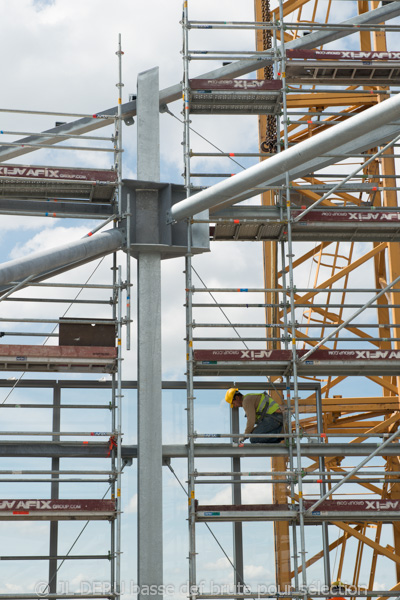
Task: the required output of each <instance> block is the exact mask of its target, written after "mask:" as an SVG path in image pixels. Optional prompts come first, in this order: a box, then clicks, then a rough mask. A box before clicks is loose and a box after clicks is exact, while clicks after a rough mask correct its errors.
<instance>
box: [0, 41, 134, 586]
mask: <svg viewBox="0 0 400 600" xmlns="http://www.w3.org/2000/svg"><path fill="white" fill-rule="evenodd" d="M117 55H118V58H119V82H118V84H117V86H118V89H119V93H120V94H121V88H122V82H121V55H122V51H121V40H119V49H118V52H117ZM118 106H119V107H120V106H121V97H120V98H119V103H118ZM4 110H5V109H3V111H4ZM9 112H11V113H18V116H19V114H20V113H24V112H25V111H16V110H11V111H9ZM26 112H27V113H28V114H30V115H36V114H38V115H41V116H47V117H48V118H49V119H51V118H54V117H57V118H70V117H72V118H76V117H81V118H89V115H77V114H69V113H67V114H66V113H61V114H56V113H48V112H44V111H40V112H39V111H36V112H33V111H26ZM90 118H91V119H94V118H96V115H90ZM99 118H101V117H100V116H99ZM107 123H108V124H111V125H114V131H113V132H112V134H111V135H110V136H108V137H106V136H93V135H86V136H85V135H84V136H82V135H79V134H77V135H75V136H74V135H70V134H69V133H68V134H63V133H59V132H57V134H56V135H55V134H54V133H41V134H37V133H32V132H22V131H14V130H10V131H3V132H2V133H3V134H4V136H3V139H4V140H6V139H7V136H12V138H14V137H15V136H19V135H29V136H30V137H31V138H33V142H32V144H29V143H27V144H26V145H25V144H23V143H20V142H13V141H11V142H8V141H4V142H2V144H1V146H2V148H1V150H0V151H9V152H11V153H13V152H16V153H18V152H19V150H20V149H23V148H26V147H28V148H29V149H30V150H33V149H35V150H36V149H43V148H49V147H53V146H52V145H53V144H54V143H55V141H61V142H62V141H66V140H68V139H69V138H71V137H76V138H81V139H83V141H82V143H80V144H78V145H75V144H72V145H68V144H67V145H58V146H56V148H57V149H59V151H60V152H64V151H67V152H68V151H69V150H72V151H76V150H78V149H79V151H87V152H92V153H95V152H101V153H104V152H108V153H110V156H111V157H112V160H113V161H114V165H113V167H112V168H111V169H99V168H96V169H91V168H87V167H85V168H75V167H60V166H58V165H54V166H49V165H46V166H37V165H21V164H18V165H17V164H6V165H3V166H2V167H1V168H0V187H1V192H0V194H1V200H0V203H1V208H0V212H1V214H3V215H14V216H29V217H49V218H52V219H74V220H75V222H76V219H95V220H97V221H98V223H99V224H98V225H96V227H95V228H94V229H93V230H92V231H89V232H87V234H86V236H85V238H92V236H95V234H96V233H97V232H99V231H101V230H102V229H103V228H104V227H106V226H107V225H109V224H110V223H113V229H115V227H116V223H117V222H118V221H120V220H121V219H122V218H123V217H124V218H126V219H128V220H129V215H126V214H123V213H122V210H121V186H122V170H121V169H122V165H121V153H122V138H121V123H122V116H121V110H119V111H118V113H116V114H112V115H108V116H107ZM63 125H64V123H56V127H55V129H56V130H57V129H58V128H59V127H61V128H62V126H63ZM38 140H39V141H38ZM86 140H89V142H88V144H89V145H88V146H86V145H84V144H86V143H87V142H86ZM48 142H49V143H50V144H51V145H49V143H48ZM85 238H84V240H85ZM83 243H85V241H83ZM106 253H107V251H105V252H99V253H98V254H97V256H94V257H93V258H97V257H98V258H99V259H100V261H99V262H98V264H97V266H96V267H95V268H94V271H93V269H92V273H91V274H90V275H89V277H87V275H86V276H85V275H84V276H85V279H86V281H84V282H83V283H82V282H80V281H78V282H72V281H71V280H70V279H69V278H68V280H67V281H66V280H65V278H63V276H62V274H63V273H64V271H66V270H68V269H69V268H70V264H71V263H69V262H68V260H70V261H71V262H72V263H73V264H74V266H76V267H79V266H81V265H85V264H86V263H87V262H88V260H82V259H80V260H79V259H77V258H75V259H74V258H73V257H64V258H63V259H62V260H61V262H60V265H58V267H57V268H55V269H54V268H51V267H48V266H47V264H46V260H44V261H43V258H41V259H40V260H41V264H40V266H39V267H38V268H37V269H36V270H33V271H32V274H30V275H28V276H27V277H26V276H24V275H22V276H21V278H17V279H16V280H15V281H11V282H9V281H8V280H7V277H5V278H4V279H3V280H2V285H1V292H0V294H1V295H0V301H2V302H3V307H4V310H3V313H2V315H3V316H2V319H1V328H2V332H1V337H2V343H1V344H0V354H1V357H2V358H1V365H0V370H1V371H2V372H4V373H5V375H6V376H7V375H9V377H7V379H3V380H1V383H0V386H1V389H2V390H3V392H4V394H5V397H4V399H3V400H2V401H1V404H0V406H1V410H2V414H3V415H4V414H7V415H12V417H10V419H11V421H12V422H13V423H14V425H15V424H16V425H17V427H18V426H19V429H18V430H13V427H12V426H11V428H10V426H7V420H8V419H7V418H5V420H4V421H5V426H4V430H3V431H2V432H1V439H2V444H3V447H2V452H1V456H2V459H3V461H6V462H7V464H4V462H3V461H2V462H3V466H2V467H1V475H0V479H1V481H2V483H3V489H4V490H8V493H9V495H8V497H7V496H6V499H4V493H3V496H2V498H3V499H2V500H1V501H0V506H1V508H0V513H1V514H0V520H1V521H2V526H3V525H4V527H9V526H10V524H12V526H13V527H17V525H16V523H18V522H21V521H24V522H25V521H26V522H29V521H33V522H36V521H38V522H39V523H40V522H48V523H49V526H48V545H49V547H48V553H46V551H45V550H43V538H44V536H43V532H41V533H40V535H39V536H38V538H37V543H38V544H39V550H38V549H37V548H36V550H34V551H33V552H32V553H31V554H29V551H30V550H31V548H29V547H27V548H26V549H25V548H24V549H23V550H22V552H21V551H19V552H13V551H12V550H11V553H10V550H8V551H7V545H6V544H4V545H3V551H2V556H1V561H2V564H4V565H7V566H9V568H12V566H11V565H13V564H20V565H24V564H26V561H38V562H36V565H37V573H36V581H38V578H39V577H40V574H41V575H42V578H41V581H42V583H41V585H40V589H39V587H38V584H37V585H36V587H35V592H34V593H33V592H32V590H31V589H26V590H25V591H24V593H22V594H12V595H10V594H9V593H7V594H0V597H1V598H10V597H14V598H17V597H18V598H31V597H36V596H40V597H42V598H55V597H57V598H62V597H72V595H73V597H74V598H83V597H91V598H116V597H119V595H120V592H121V585H120V581H121V514H122V510H121V476H122V470H123V467H124V465H125V464H126V463H127V462H129V459H124V460H123V459H122V450H121V446H122V443H121V442H122V421H121V403H122V397H123V394H122V375H121V361H122V344H121V338H122V327H123V325H125V326H126V325H127V329H128V330H129V327H130V312H128V314H127V315H126V316H125V315H124V316H123V314H122V303H123V302H124V297H123V295H124V294H126V296H127V297H128V301H127V304H129V290H130V271H129V268H128V269H127V270H126V271H127V279H126V280H125V281H122V266H121V264H120V262H119V259H117V253H116V252H114V253H113V255H112V257H111V261H110V265H109V266H110V269H111V275H109V276H108V278H107V280H105V279H104V278H103V279H102V281H100V282H93V280H92V276H93V274H94V272H95V271H96V270H97V269H98V267H99V266H100V264H101V262H102V257H103V255H104V254H106ZM89 260H90V259H89ZM127 260H128V263H129V260H130V259H129V252H128V259H127ZM15 262H18V261H14V263H15ZM23 262H24V261H21V263H23ZM79 277H82V274H78V277H77V278H78V279H79ZM21 303H22V305H23V307H24V312H23V316H20V315H21V313H20V312H19V307H20V306H21ZM60 310H61V311H62V315H61V316H59V311H60ZM72 314H75V315H78V316H71V315H72ZM15 338H16V339H17V343H13V339H15ZM127 338H128V340H129V333H128V335H127ZM28 373H29V375H31V376H32V374H36V373H37V374H38V375H37V378H36V379H29V380H27V379H26V377H25V378H24V376H25V375H26V374H28ZM58 373H60V374H61V376H60V379H57V380H54V379H53V378H54V374H58ZM62 374H66V375H64V376H63V375H62ZM69 374H89V376H90V374H92V375H93V376H94V379H90V378H89V379H87V378H86V379H85V380H84V379H80V380H75V381H74V382H72V381H71V379H70V378H69V377H70V375H69ZM101 375H102V376H103V379H104V383H99V381H98V379H99V376H101ZM106 380H107V381H106ZM100 381H101V380H100ZM71 384H72V385H71ZM71 389H73V390H75V392H74V393H75V394H76V391H79V390H80V391H81V393H82V392H83V390H85V389H86V390H87V391H86V393H85V395H84V396H82V399H79V400H78V401H76V400H75V401H73V402H71V397H70V394H69V391H68V390H71ZM91 390H93V391H96V395H95V396H94V397H93V393H92V392H91ZM24 394H28V395H27V396H26V395H24ZM21 395H22V397H21ZM14 398H15V400H14ZM93 400H94V401H93ZM21 409H22V411H23V412H24V414H25V413H29V415H30V418H27V419H18V417H19V415H21ZM43 415H45V416H43ZM49 415H50V416H49ZM67 415H68V416H67ZM26 423H29V425H28V428H26ZM39 423H40V425H38V424H39ZM70 423H73V425H72V427H71V424H70ZM96 423H98V424H102V426H101V425H100V427H98V428H99V431H90V430H89V431H88V429H92V428H94V427H93V425H94V424H96ZM79 450H81V452H79ZM93 451H94V452H93ZM94 456H95V457H96V458H97V459H98V460H97V463H96V465H97V466H96V467H93V466H92V464H90V463H91V458H92V457H94ZM75 457H77V458H80V459H81V460H80V461H79V462H81V461H82V459H85V461H84V462H85V466H84V467H83V468H76V467H75V466H72V465H71V461H73V459H74V458H75ZM27 461H29V465H28V464H27ZM48 461H50V464H48ZM73 462H74V461H73ZM73 484H78V485H79V488H80V489H81V490H82V491H81V493H82V494H83V497H79V498H74V497H72V498H71V492H70V489H71V487H73ZM27 489H28V490H29V492H28V493H30V494H36V495H35V496H34V497H33V498H32V496H30V497H29V496H28V498H27ZM99 490H102V491H101V492H100V494H101V495H100V496H99V495H98V494H99ZM82 521H85V522H86V523H82ZM92 521H94V522H96V523H100V522H101V521H104V522H105V524H104V526H103V525H100V524H99V525H98V526H97V528H96V536H95V537H96V540H98V541H99V544H98V546H96V548H92V551H89V552H87V553H85V554H82V553H77V552H76V551H74V547H75V545H76V544H77V542H78V540H79V538H80V537H81V535H82V534H83V533H84V531H85V529H86V528H87V527H89V530H90V526H91V523H92ZM64 522H68V524H69V530H70V533H68V534H66V533H65V531H66V530H65V531H64V529H63V530H62V531H60V527H64V525H63V523H64ZM75 522H77V525H74V523H75ZM34 526H35V525H32V527H34ZM38 526H39V525H38ZM40 527H42V526H41V525H40ZM62 534H64V536H65V538H66V540H67V539H68V538H70V542H69V543H70V546H69V548H68V549H65V550H64V548H65V542H66V540H64V537H63V536H62ZM5 535H6V534H5ZM71 536H75V539H74V538H72V539H71ZM61 545H62V547H63V550H60V546H61ZM102 546H103V547H102ZM27 551H28V552H27ZM5 561H7V562H5ZM82 563H84V564H85V570H87V569H88V570H89V571H90V570H92V569H96V568H97V569H98V571H97V572H98V580H100V578H101V580H102V581H103V582H104V584H103V588H104V589H103V590H102V592H101V593H99V591H98V590H93V589H91V590H90V591H89V592H88V591H87V590H82V589H80V590H79V589H77V590H74V589H72V586H71V587H70V586H69V585H67V586H66V587H65V586H64V587H63V586H60V585H58V583H59V572H60V570H61V574H62V573H63V571H62V568H63V566H64V569H65V568H66V567H67V571H68V572H69V573H70V572H71V571H72V572H73V571H74V568H75V572H76V573H77V571H76V569H77V568H79V566H80V565H81V564H82ZM42 565H47V569H48V573H46V571H45V570H43V566H42ZM94 565H97V567H96V566H94ZM20 568H21V567H20ZM89 571H88V572H89ZM69 577H70V578H71V580H72V579H73V577H71V576H70V575H69ZM64 583H65V582H64ZM32 594H33V595H32Z"/></svg>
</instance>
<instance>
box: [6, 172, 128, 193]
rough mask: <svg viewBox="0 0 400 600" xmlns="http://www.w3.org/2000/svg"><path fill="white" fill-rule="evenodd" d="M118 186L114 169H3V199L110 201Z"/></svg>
mask: <svg viewBox="0 0 400 600" xmlns="http://www.w3.org/2000/svg"><path fill="white" fill-rule="evenodd" d="M116 186H117V172H116V171H114V170H105V169H76V168H70V167H39V166H30V165H28V166H26V165H3V166H0V198H1V197H2V198H29V199H35V198H39V199H43V198H50V199H53V200H54V199H59V198H60V199H67V198H75V199H77V198H80V199H82V200H89V201H91V200H96V201H97V202H111V201H112V200H113V198H114V194H115V190H116Z"/></svg>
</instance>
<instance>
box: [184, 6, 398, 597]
mask: <svg viewBox="0 0 400 600" xmlns="http://www.w3.org/2000/svg"><path fill="white" fill-rule="evenodd" d="M254 6H255V16H254V21H250V20H249V21H246V22H245V21H230V20H229V16H228V15H226V19H224V20H220V21H218V20H215V19H214V20H213V17H212V15H210V14H208V15H204V14H203V15H201V16H200V13H201V9H200V7H199V4H198V3H196V2H195V1H193V2H184V10H183V21H182V23H183V40H184V48H183V57H184V77H183V88H184V89H183V91H184V110H183V115H184V157H185V184H186V187H187V193H188V198H189V201H188V202H187V203H186V205H184V203H181V204H182V207H180V206H177V207H175V208H174V209H173V216H174V217H175V218H177V219H178V218H185V217H186V218H187V217H189V215H193V214H194V215H195V217H194V220H193V221H194V222H199V221H201V220H202V218H201V217H199V216H198V215H197V216H196V213H197V212H198V211H200V210H204V209H207V208H208V209H209V211H210V214H209V218H208V222H209V223H210V236H211V239H212V240H214V241H221V242H223V241H225V242H226V241H235V240H236V241H237V242H243V241H253V242H254V243H257V242H258V243H262V244H263V255H264V288H261V289H242V288H240V284H239V285H238V282H236V281H232V286H231V287H230V288H222V287H220V288H217V287H213V288H208V287H206V286H205V285H204V286H202V285H199V286H195V285H194V283H193V278H192V274H193V272H195V271H194V270H193V264H192V259H191V255H190V225H189V243H188V257H187V263H186V290H187V357H188V367H187V375H188V436H189V437H188V449H189V462H188V465H189V466H188V480H189V487H188V495H189V537H190V547H189V564H190V567H189V569H190V583H191V585H192V586H193V590H195V591H194V592H193V596H192V597H193V598H194V597H196V598H217V597H228V595H223V594H222V593H221V592H220V593H219V594H217V593H214V594H213V593H212V591H211V590H210V589H207V590H204V588H201V589H200V590H199V587H198V585H199V584H198V577H197V575H196V561H197V560H199V559H200V556H199V553H198V551H197V549H196V528H197V527H199V526H200V525H199V523H209V522H227V521H228V522H232V523H233V532H234V533H233V552H232V556H233V559H232V562H231V565H232V571H233V578H234V582H235V586H236V589H235V590H234V592H235V595H234V596H233V595H232V596H229V597H235V598H240V597H248V594H249V593H251V592H250V591H249V589H246V582H245V576H244V572H245V570H246V564H245V562H244V557H243V528H244V527H245V523H246V522H251V521H264V522H267V521H269V522H272V523H273V528H274V562H275V584H276V586H277V588H278V590H281V595H284V594H287V595H288V596H298V595H300V596H303V597H304V598H306V597H308V596H309V593H308V592H307V591H305V590H307V586H308V584H309V583H310V577H312V578H313V581H315V578H316V577H317V578H319V582H320V584H321V585H325V588H324V589H322V588H321V589H320V590H319V591H320V592H321V593H322V594H323V595H327V596H328V597H329V594H330V593H332V590H333V591H334V590H336V591H337V589H336V588H337V586H336V588H335V587H333V588H332V587H331V586H332V583H334V582H335V581H343V582H344V583H345V584H346V585H344V584H343V586H339V587H340V594H339V595H343V594H344V595H346V589H347V591H348V592H349V590H350V591H351V589H352V590H353V593H355V592H356V593H357V595H360V596H363V595H368V596H373V597H382V598H383V597H388V596H391V595H396V591H397V590H398V589H399V588H400V573H399V560H398V556H399V530H398V518H399V515H400V513H398V508H399V506H398V500H399V496H398V491H397V488H398V483H397V481H396V478H397V477H398V475H399V472H400V470H399V463H398V452H399V451H398V444H397V441H398V425H397V424H398V418H399V412H398V411H399V404H398V393H399V390H398V372H399V366H400V364H399V358H400V355H399V354H398V351H399V336H398V329H399V328H398V297H397V293H396V292H397V290H399V282H400V270H399V265H398V255H399V253H398V240H397V234H396V233H395V231H394V230H396V231H397V225H396V223H397V222H398V220H399V213H398V206H397V189H398V186H397V183H396V181H397V177H396V170H395V167H396V163H395V160H396V157H397V154H396V150H397V146H398V140H399V137H398V127H397V126H396V127H393V130H392V132H391V133H389V132H388V135H385V134H384V135H382V134H383V130H382V129H381V130H380V131H379V132H378V131H377V130H376V127H375V123H374V122H373V119H374V115H378V112H379V110H380V108H381V107H385V109H386V108H387V109H389V110H390V103H391V102H392V101H393V105H394V104H396V105H397V100H396V93H397V86H398V83H399V82H398V81H397V80H396V78H397V74H398V66H397V60H398V58H397V55H398V53H397V44H396V39H397V38H396V32H397V31H398V25H396V24H393V22H391V19H392V18H393V16H396V15H397V14H398V10H399V8H400V6H399V4H398V3H397V4H396V3H395V2H394V3H389V2H382V3H379V2H374V1H372V2H364V1H356V2H344V1H339V0H337V1H333V2H328V3H322V2H317V1H315V2H314V0H311V1H307V0H305V1H304V2H291V1H287V2H283V1H280V2H276V3H274V4H272V3H271V4H270V2H269V0H255V3H254ZM349 6H351V10H350V11H348V14H349V16H350V18H349V19H348V20H346V21H344V22H343V21H342V20H341V18H340V15H341V14H342V12H344V11H345V8H346V10H347V8H348V7H349ZM392 10H393V11H394V12H393V13H391V16H390V15H389V12H386V11H392ZM375 11H377V12H376V13H375ZM203 13H204V11H203ZM192 14H194V15H195V16H194V17H193V16H192ZM374 14H375V15H376V17H374ZM228 30H231V31H233V32H237V33H239V32H240V33H242V32H243V31H247V30H251V31H252V32H253V33H254V35H255V43H256V52H251V51H249V50H247V49H243V50H241V49H240V47H238V46H237V45H234V44H232V43H231V46H228V45H226V46H223V43H222V42H220V41H219V38H218V34H219V33H220V32H221V31H222V32H223V33H224V34H225V33H226V31H228ZM201 33H203V36H204V45H203V46H202V45H201V41H200V34H201ZM212 34H214V36H215V37H214V38H212ZM221 37H222V34H221ZM227 37H228V36H226V35H224V38H223V39H224V42H225V41H226V40H227ZM192 39H194V40H195V41H194V42H193V43H192V42H191V40H192ZM240 39H244V38H243V37H241V38H240ZM231 42H232V39H231ZM196 44H197V45H196ZM226 44H228V42H226ZM232 48H235V50H232ZM221 59H222V60H224V61H229V62H226V63H224V66H223V67H222V68H219V69H216V70H215V71H208V72H207V73H206V74H205V75H204V76H198V75H196V76H193V75H191V71H192V70H194V67H193V63H194V61H206V60H207V61H212V60H214V61H217V60H221ZM257 62H258V64H260V63H262V67H263V68H262V69H258V70H257V72H256V75H255V71H256V69H257V68H258V67H257ZM194 64H196V63H194ZM385 102H387V104H385ZM396 110H397V109H396ZM366 111H367V112H366ZM396 114H397V115H398V113H395V112H394V113H392V117H390V118H389V120H387V121H385V123H382V127H383V128H385V127H386V126H387V127H389V128H391V127H392V126H393V125H394V122H395V121H398V116H396ZM205 115H208V118H209V119H214V121H216V120H217V119H218V116H219V115H225V116H226V115H231V117H230V119H231V120H230V122H229V123H230V125H228V121H227V120H225V126H226V127H231V128H232V130H234V128H235V119H237V118H238V117H239V116H243V115H258V124H259V143H258V149H256V150H255V151H253V152H243V151H241V150H240V148H239V147H238V148H235V149H232V148H230V149H220V148H218V151H217V152H215V149H214V148H213V149H212V150H211V151H210V152H207V151H206V152H204V151H203V152H200V151H198V150H197V149H196V140H198V138H195V136H194V135H191V131H192V130H193V131H195V132H198V131H201V121H202V120H204V119H205ZM387 116H388V114H387ZM225 118H226V117H225ZM390 119H391V124H389V122H390ZM352 124H355V126H356V128H355V129H354V130H353V132H354V133H353V134H351V133H350V128H351V127H352ZM342 132H343V133H342ZM239 143H240V142H239V141H238V146H239ZM233 150H235V151H233ZM309 151H310V153H309ZM206 158H207V160H205V159H206ZM227 160H228V161H231V164H232V167H231V168H233V169H235V170H236V171H237V167H238V166H239V172H240V169H241V168H244V167H243V166H242V165H240V164H239V163H240V161H243V160H247V161H251V160H252V161H253V163H255V161H257V160H260V161H261V164H260V166H259V167H255V166H254V167H250V168H248V169H247V171H244V172H243V175H242V176H241V175H236V176H234V177H232V178H231V179H230V181H228V180H227V179H226V178H227V177H230V174H229V171H228V172H222V169H221V167H220V165H221V164H224V165H225V167H226V165H227ZM269 164H270V165H271V167H270V168H269ZM202 165H206V170H204V167H203V170H201V167H202ZM228 169H229V166H228ZM215 181H217V182H218V181H220V183H217V184H216V185H214V186H213V184H214V182H215ZM195 186H200V188H197V189H196V188H195ZM201 186H211V187H209V189H208V190H202V191H198V189H201ZM257 194H259V195H260V197H261V203H260V204H258V203H257V200H256V201H254V197H255V196H256V195H257ZM249 198H253V201H252V202H251V201H250V203H245V204H238V202H240V201H242V200H246V199H249ZM190 211H191V212H190ZM206 220H207V219H206ZM389 223H391V224H392V225H393V228H392V229H391V225H389ZM386 227H388V229H386ZM389 229H391V232H390V233H389ZM386 234H389V235H388V236H387V235H386ZM194 264H195V261H194ZM307 273H309V275H308V282H307V280H306V279H305V277H306V276H307ZM307 283H308V285H307ZM243 293H244V294H245V296H246V299H245V300H242V297H243ZM237 294H239V295H240V296H239V299H238V300H233V302H229V301H227V300H226V298H227V297H228V296H230V297H233V298H236V297H237ZM199 295H200V296H201V298H200V300H199V301H197V298H198V296H199ZM205 296H206V297H207V299H209V300H208V301H207V300H204V301H203V298H204V297H205ZM219 298H221V300H219ZM244 307H246V310H247V314H249V313H250V311H251V309H253V310H254V314H256V315H257V316H255V317H254V318H253V320H252V319H251V317H250V318H248V317H246V319H245V321H244V320H243V321H242V322H238V321H234V320H230V318H229V316H228V315H229V311H232V312H234V314H238V309H240V308H244ZM260 307H263V309H264V311H265V315H264V318H261V319H260V318H259V314H257V310H259V309H260ZM218 311H220V312H221V313H222V314H223V315H224V317H225V318H223V319H222V321H221V320H220V319H218V318H213V316H212V315H215V314H216V313H217V312H218ZM235 311H236V312H235ZM210 315H211V316H210ZM202 317H203V318H202ZM242 332H243V333H242ZM203 377H208V378H214V379H215V381H216V384H215V385H216V387H220V385H221V382H223V381H225V382H226V383H225V385H226V388H228V387H230V386H234V387H235V386H240V388H241V389H242V388H243V389H244V390H246V391H251V390H257V389H258V390H259V389H261V386H264V387H263V388H262V389H264V388H265V389H266V390H268V393H269V394H270V395H271V396H272V397H273V399H274V400H275V401H277V402H278V403H279V404H280V405H281V409H282V411H283V413H284V415H285V416H286V427H285V430H284V431H285V433H284V434H283V437H284V438H285V443H284V444H281V445H280V446H279V448H277V447H276V445H275V444H271V445H263V446H261V448H262V449H261V450H260V449H259V448H258V447H257V450H259V453H258V454H254V448H255V447H252V448H249V449H248V450H247V449H246V450H245V449H244V448H243V449H240V448H232V449H231V450H230V452H229V451H228V450H227V449H226V446H227V443H228V442H229V440H230V441H231V442H232V441H233V445H234V446H235V441H237V438H238V437H240V432H239V420H238V414H236V413H237V409H236V410H235V409H233V411H232V430H231V433H230V434H225V435H224V434H219V435H216V434H211V433H210V434H203V435H201V434H198V433H197V432H196V425H195V422H194V415H195V410H194V407H195V401H196V399H195V397H194V396H195V394H194V382H196V381H201V378H203ZM229 378H230V379H229ZM243 378H245V379H244V380H243ZM356 378H357V379H356ZM217 382H218V383H217ZM207 437H221V438H224V437H225V438H227V439H226V440H225V444H214V445H213V446H208V451H209V454H208V455H209V456H212V455H213V456H215V458H217V457H219V456H228V455H230V456H231V457H232V463H231V470H230V471H229V470H224V471H221V470H219V469H216V470H215V471H214V472H212V471H210V470H207V472H204V471H203V472H202V470H201V469H200V468H197V461H196V457H199V456H202V450H201V448H203V449H204V448H205V444H204V441H203V444H202V443H201V442H202V440H201V438H207ZM250 437H251V436H250ZM265 437H268V436H265ZM246 445H247V444H246ZM245 447H246V446H245ZM212 448H213V449H214V454H213V450H212ZM355 448H357V451H356V453H357V455H358V456H359V457H360V458H359V459H354V458H350V457H352V456H353V452H352V451H353V450H355ZM252 452H253V456H256V455H257V456H260V455H262V456H265V457H271V466H270V469H269V470H267V471H263V472H258V473H254V472H252V473H247V472H246V473H243V471H244V469H242V468H241V466H240V461H241V458H243V457H248V456H251V453H252ZM386 452H388V454H386ZM361 457H364V458H361ZM256 476H258V477H259V479H257V477H256ZM260 481H263V482H268V483H270V484H271V487H272V494H273V495H272V503H267V502H266V503H265V504H251V503H250V504H243V503H242V499H241V489H242V487H243V485H246V484H251V483H253V484H254V483H257V482H260ZM212 482H214V484H215V485H218V484H219V485H221V486H222V485H226V484H227V482H228V483H229V482H230V484H231V486H232V502H231V504H223V505H222V504H219V505H218V504H213V505H210V504H209V503H208V502H207V500H203V498H207V492H206V491H205V490H206V484H211V483H212ZM201 484H203V485H201ZM366 498H367V499H366ZM369 511H371V512H369ZM285 513H286V516H284V514H285ZM311 524H313V525H318V526H319V527H320V538H319V539H320V542H319V544H320V548H318V543H317V545H316V544H315V539H314V538H312V536H310V534H309V531H310V525H311ZM310 538H312V540H313V541H312V542H310ZM269 552H270V548H268V549H267V548H266V557H267V556H269V557H270V554H269ZM382 569H383V571H384V572H385V573H387V572H390V573H391V576H390V579H389V581H390V582H391V585H389V586H388V588H386V589H385V590H383V591H382V590H381V588H379V589H376V582H377V580H378V579H379V578H378V575H379V572H380V571H381V572H382ZM308 574H309V575H308ZM196 586H197V587H196ZM346 586H347V587H346ZM232 593H233V592H232ZM260 597H268V593H266V592H265V596H260Z"/></svg>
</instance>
